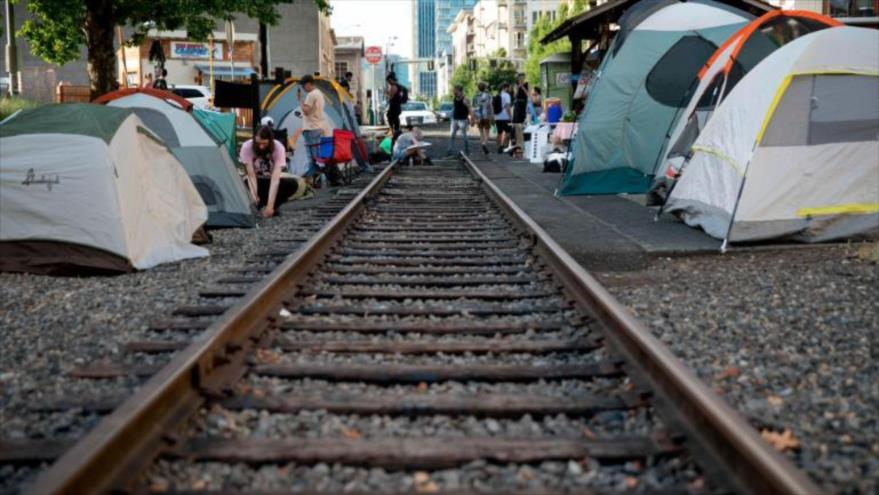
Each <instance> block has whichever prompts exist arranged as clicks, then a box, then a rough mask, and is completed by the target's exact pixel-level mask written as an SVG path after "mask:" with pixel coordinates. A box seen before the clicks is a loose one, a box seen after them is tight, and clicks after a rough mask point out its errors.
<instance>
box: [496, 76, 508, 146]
mask: <svg viewBox="0 0 879 495" xmlns="http://www.w3.org/2000/svg"><path fill="white" fill-rule="evenodd" d="M509 88H510V85H509V84H507V83H504V84H502V85H501V88H500V92H499V93H498V94H497V95H495V97H494V98H493V101H492V106H493V108H494V112H495V113H494V125H495V128H496V129H497V152H498V153H502V152H503V150H504V148H505V147H506V144H507V141H508V140H509V138H510V115H511V114H512V110H511V108H510V106H511V105H512V98H511V97H510V92H509Z"/></svg>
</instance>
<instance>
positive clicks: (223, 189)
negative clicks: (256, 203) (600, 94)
mask: <svg viewBox="0 0 879 495" xmlns="http://www.w3.org/2000/svg"><path fill="white" fill-rule="evenodd" d="M95 103H105V104H107V105H109V106H113V107H119V108H130V109H132V110H133V111H134V113H136V114H137V116H138V117H140V119H141V120H142V121H143V122H144V124H146V126H147V128H149V129H150V130H151V131H153V132H154V133H155V134H156V135H157V136H158V137H159V138H160V139H161V140H162V141H164V143H165V144H166V145H167V146H168V147H169V148H170V149H171V152H172V153H173V154H174V156H176V157H177V159H178V160H180V163H182V164H183V168H185V169H186V173H187V174H189V178H190V179H191V180H192V182H193V184H195V187H196V189H197V190H198V192H199V193H200V194H201V197H202V199H203V200H204V202H205V205H207V207H208V214H209V216H208V222H207V226H208V227H253V226H254V225H255V224H256V217H255V215H254V211H253V208H252V206H251V203H250V197H249V195H248V193H247V190H246V189H245V188H244V183H243V182H242V180H241V178H240V176H239V174H238V171H237V169H236V168H235V164H234V163H233V161H232V158H231V157H230V154H229V151H228V149H227V148H226V146H225V144H224V142H225V141H227V139H231V138H227V139H224V141H222V142H218V141H217V139H216V138H215V136H223V135H226V134H227V133H228V130H227V129H224V128H222V127H221V126H222V124H221V122H222V121H221V118H220V117H213V116H210V114H206V112H202V113H201V114H200V115H201V116H202V118H203V119H208V118H210V119H212V122H214V123H216V124H217V125H212V126H211V127H209V128H206V127H205V126H203V125H202V124H201V120H199V118H197V116H196V115H193V114H192V113H191V111H192V103H190V102H189V101H187V100H184V99H183V98H180V97H178V96H176V95H174V94H173V93H170V92H167V91H160V90H154V89H146V88H132V89H122V90H118V91H114V92H111V93H108V94H106V95H103V96H101V97H100V98H98V99H97V100H95ZM233 125H234V124H233ZM208 129H213V131H214V133H215V134H212V133H211V132H209V131H208ZM233 136H234V134H233Z"/></svg>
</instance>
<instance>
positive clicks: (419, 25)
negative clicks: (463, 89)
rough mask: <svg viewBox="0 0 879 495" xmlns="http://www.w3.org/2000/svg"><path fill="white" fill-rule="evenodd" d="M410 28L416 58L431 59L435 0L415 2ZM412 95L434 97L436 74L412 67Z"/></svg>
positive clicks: (433, 54) (434, 44) (433, 40)
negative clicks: (412, 31)
mask: <svg viewBox="0 0 879 495" xmlns="http://www.w3.org/2000/svg"><path fill="white" fill-rule="evenodd" d="M412 14H413V16H414V19H413V21H414V22H413V23H412V28H413V30H414V33H413V34H414V36H413V37H412V39H413V42H414V44H415V46H414V50H413V53H414V54H415V57H416V58H424V59H427V58H433V57H434V56H435V55H436V0H415V5H414V10H413V12H412ZM412 75H413V77H412V82H413V83H414V84H413V88H412V90H413V93H414V94H415V95H421V96H427V97H431V98H432V97H434V96H436V74H435V73H433V72H428V71H427V68H426V67H421V66H419V65H413V74H412Z"/></svg>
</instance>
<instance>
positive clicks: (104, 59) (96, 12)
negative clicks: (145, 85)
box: [85, 0, 117, 99]
mask: <svg viewBox="0 0 879 495" xmlns="http://www.w3.org/2000/svg"><path fill="white" fill-rule="evenodd" d="M115 28H116V18H115V15H114V12H113V0H88V1H87V2H86V19H85V32H86V43H87V46H88V72H89V79H90V80H91V97H92V99H95V98H97V97H98V96H101V95H103V94H105V93H109V92H110V91H113V90H114V89H115V86H116V82H117V69H116V51H115V50H114V47H113V32H114V29H115Z"/></svg>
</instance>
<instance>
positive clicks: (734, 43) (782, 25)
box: [650, 10, 842, 204]
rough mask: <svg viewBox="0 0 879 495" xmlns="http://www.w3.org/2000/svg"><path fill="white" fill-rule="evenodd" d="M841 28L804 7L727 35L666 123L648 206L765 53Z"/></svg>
mask: <svg viewBox="0 0 879 495" xmlns="http://www.w3.org/2000/svg"><path fill="white" fill-rule="evenodd" d="M835 26H842V23H841V22H839V21H837V20H835V19H831V18H830V17H826V16H823V15H821V14H816V13H815V12H809V11H805V10H773V11H771V12H767V13H766V14H764V15H762V16H760V17H759V18H757V19H755V20H754V21H752V22H751V23H750V24H748V25H747V26H745V27H743V28H742V29H741V30H740V31H739V32H737V33H736V34H734V35H732V36H730V37H729V39H728V40H726V42H724V44H723V45H721V46H720V48H718V49H717V51H715V52H714V55H712V56H711V58H709V59H708V62H706V63H705V65H704V66H703V67H702V69H701V70H700V71H699V74H698V75H697V77H696V80H695V81H694V82H693V87H695V89H694V90H693V91H692V92H691V93H690V96H688V98H689V104H688V105H687V108H686V109H685V110H683V111H682V112H681V113H680V114H679V115H680V116H679V117H678V118H677V119H676V120H675V122H674V123H673V125H672V129H671V132H670V133H669V137H668V139H667V140H666V141H665V147H664V149H663V151H662V153H660V157H661V159H660V160H659V162H658V163H657V167H656V170H655V175H654V179H653V186H652V187H651V192H652V194H651V195H650V204H660V203H661V202H662V201H663V199H664V197H665V196H666V195H667V191H668V189H669V188H670V187H671V184H673V183H674V179H675V177H676V176H677V174H678V171H680V169H681V165H682V164H683V162H684V160H685V159H686V157H687V155H688V154H689V152H690V147H691V146H692V145H693V142H694V141H695V140H696V138H697V137H698V136H699V132H700V131H701V130H702V128H703V127H705V123H706V122H707V121H708V119H709V118H711V114H712V113H713V112H714V109H715V108H717V106H718V105H720V103H721V102H722V101H723V99H724V98H725V97H726V95H728V94H729V92H730V91H732V89H733V88H734V87H735V86H736V84H738V82H739V81H740V80H741V79H742V78H743V77H744V76H745V75H746V74H747V73H748V72H749V71H750V70H751V69H753V68H754V67H755V66H756V65H757V64H758V63H760V61H761V60H763V59H764V58H766V57H767V56H769V54H770V53H772V52H774V51H775V50H777V49H779V48H781V47H782V46H784V45H786V44H787V43H790V42H791V41H793V40H795V39H797V38H799V37H801V36H804V35H806V34H809V33H812V32H815V31H818V30H821V29H826V28H829V27H835Z"/></svg>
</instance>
